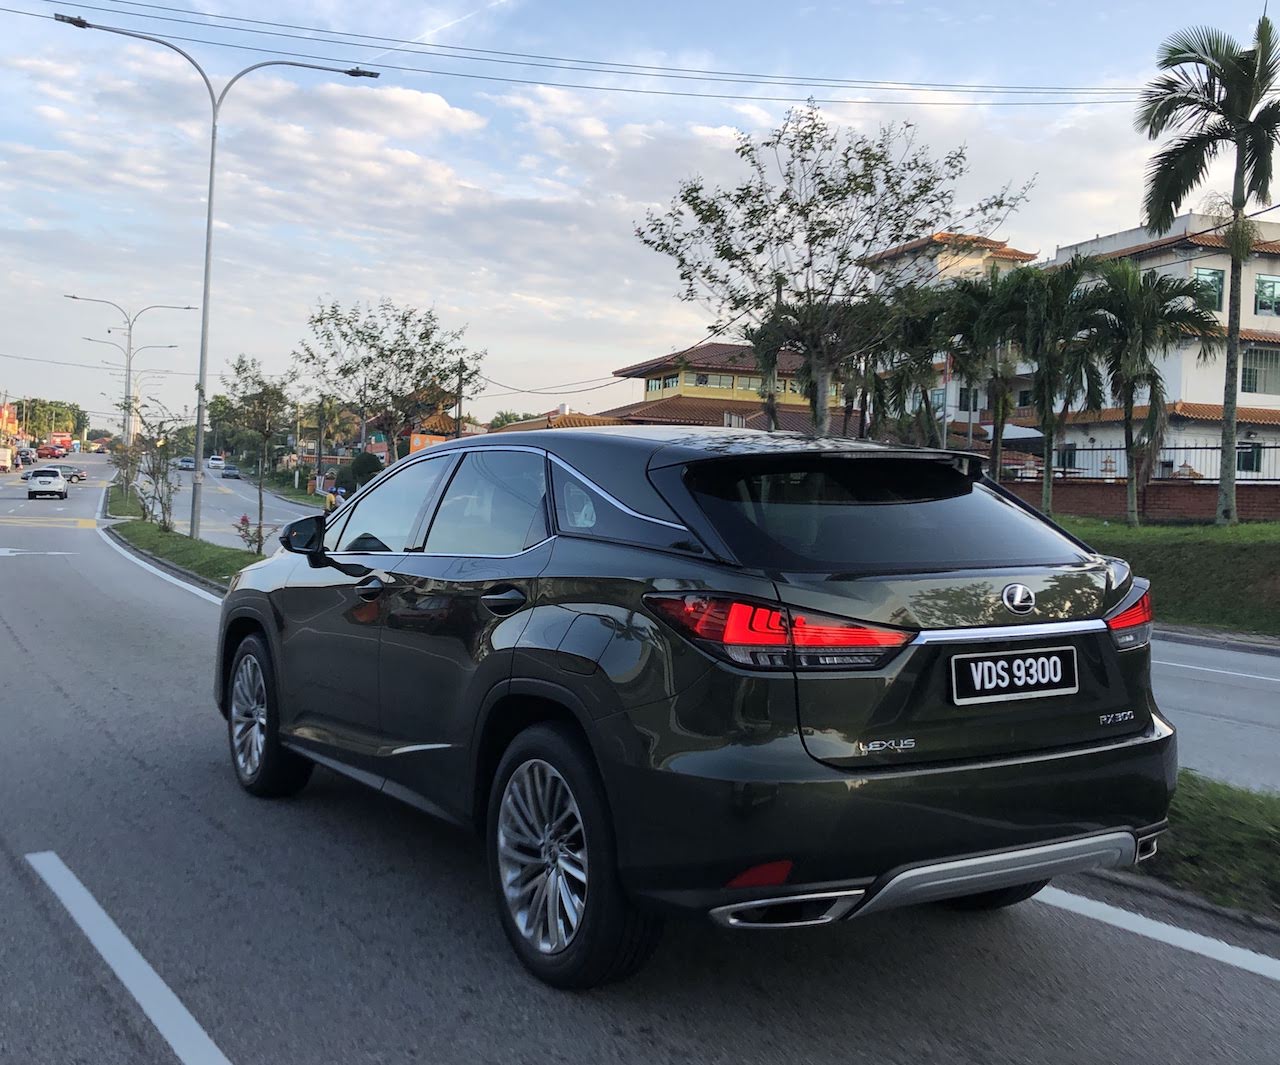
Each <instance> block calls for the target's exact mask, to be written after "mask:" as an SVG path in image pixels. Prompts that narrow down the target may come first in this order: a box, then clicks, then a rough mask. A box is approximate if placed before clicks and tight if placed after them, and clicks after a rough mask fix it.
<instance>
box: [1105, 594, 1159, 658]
mask: <svg viewBox="0 0 1280 1065" xmlns="http://www.w3.org/2000/svg"><path fill="white" fill-rule="evenodd" d="M1154 618H1155V615H1154V613H1153V612H1152V610H1151V593H1150V592H1143V593H1142V598H1140V599H1139V600H1138V601H1137V602H1136V603H1134V604H1133V606H1130V607H1126V608H1125V609H1124V610H1122V611H1120V613H1118V614H1113V615H1112V616H1111V617H1109V618H1107V628H1109V629H1110V630H1111V639H1112V640H1113V641H1114V642H1115V645H1116V647H1118V648H1119V649H1120V650H1122V651H1128V650H1131V649H1132V648H1134V647H1142V646H1144V645H1146V644H1147V643H1148V642H1150V640H1151V623H1152V621H1153V620H1154Z"/></svg>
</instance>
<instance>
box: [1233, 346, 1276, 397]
mask: <svg viewBox="0 0 1280 1065" xmlns="http://www.w3.org/2000/svg"><path fill="white" fill-rule="evenodd" d="M1240 391H1241V392H1261V393H1264V394H1266V395H1273V396H1274V395H1280V351H1269V350H1268V349H1266V348H1249V349H1248V350H1247V351H1245V352H1244V354H1243V355H1241V356H1240Z"/></svg>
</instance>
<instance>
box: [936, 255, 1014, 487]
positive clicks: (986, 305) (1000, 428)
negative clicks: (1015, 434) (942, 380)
mask: <svg viewBox="0 0 1280 1065" xmlns="http://www.w3.org/2000/svg"><path fill="white" fill-rule="evenodd" d="M1012 276H1013V275H1012V274H1011V273H1005V274H1003V275H1002V274H1001V273H1000V269H999V267H997V266H992V267H991V269H990V271H989V272H988V273H986V274H983V275H982V276H981V277H962V278H958V279H957V280H956V281H954V282H953V283H952V284H951V285H950V286H949V287H948V288H947V289H946V290H945V291H946V296H945V300H946V310H945V313H944V315H943V321H944V330H945V332H946V333H947V335H948V336H949V337H950V338H951V343H952V355H953V358H954V360H955V365H956V369H957V372H958V373H959V375H960V378H961V380H962V381H963V382H964V385H965V387H966V388H967V389H968V392H969V396H970V398H972V397H973V396H974V394H975V392H976V387H975V386H976V383H977V382H978V381H984V380H985V381H990V380H991V379H992V378H993V377H994V376H995V371H996V369H997V363H998V362H999V360H1000V358H1001V351H1002V349H1003V348H1004V346H1005V342H1006V339H1007V337H1008V332H1009V321H1008V304H1009V292H1010V289H1011V285H1010V280H1009V279H1010V278H1011V277H1012ZM1006 361H1007V360H1006ZM1006 391H1007V389H1006ZM970 405H971V406H972V403H971V404H970ZM992 413H993V414H995V415H997V416H998V417H997V424H996V425H995V426H993V429H994V431H995V433H996V435H995V438H994V440H993V441H992V459H993V462H992V467H991V468H992V472H993V475H994V476H995V477H996V478H997V479H999V476H1000V467H999V459H1000V456H999V443H1000V436H1001V434H1003V433H1004V423H1005V421H1006V420H1007V419H1008V416H1009V413H1008V405H1007V404H999V405H996V404H993V405H992ZM968 434H969V439H968V443H969V446H970V447H972V446H973V412H972V411H970V417H969V428H968Z"/></svg>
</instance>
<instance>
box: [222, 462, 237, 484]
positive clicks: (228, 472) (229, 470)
mask: <svg viewBox="0 0 1280 1065" xmlns="http://www.w3.org/2000/svg"><path fill="white" fill-rule="evenodd" d="M222 476H223V477H234V478H235V479H236V480H237V481H238V480H240V467H239V466H233V465H232V464H231V463H230V462H228V463H226V464H225V465H224V466H223V467H222Z"/></svg>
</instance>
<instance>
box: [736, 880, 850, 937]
mask: <svg viewBox="0 0 1280 1065" xmlns="http://www.w3.org/2000/svg"><path fill="white" fill-rule="evenodd" d="M865 894H866V892H865V891H863V890H861V889H851V890H845V891H813V892H806V893H803V894H799V895H782V896H779V897H777V898H768V899H752V900H751V901H750V902H735V903H732V904H730V905H728V906H717V907H716V908H715V909H714V910H712V911H711V919H712V920H713V921H715V922H716V924H718V925H722V926H724V927H725V928H813V927H816V926H817V925H823V924H830V923H831V922H832V921H838V920H840V918H842V917H845V916H847V915H848V913H849V911H850V910H852V909H853V908H854V907H855V906H857V905H858V903H859V902H861V901H862V897H863V896H864V895H865Z"/></svg>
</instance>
